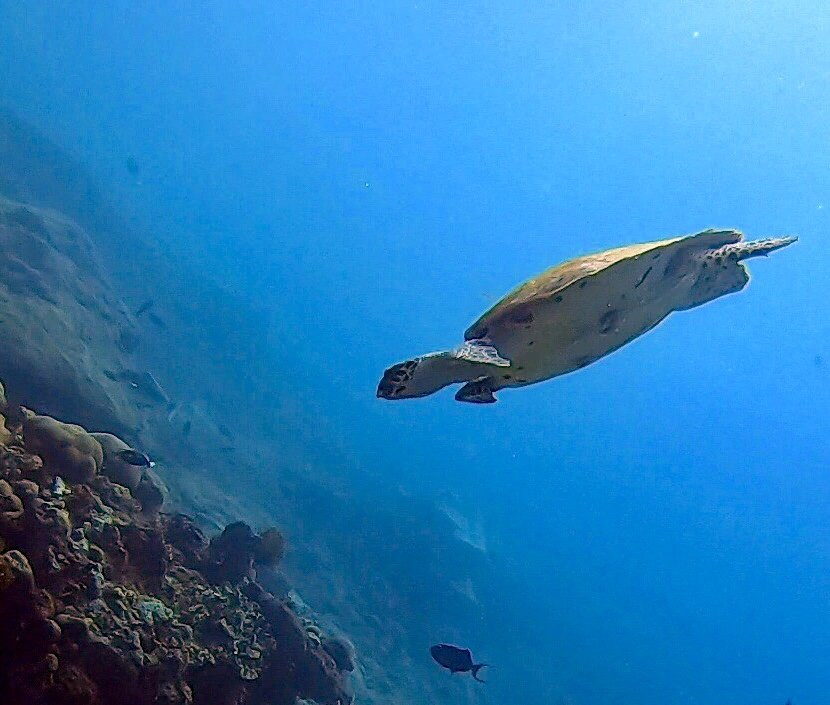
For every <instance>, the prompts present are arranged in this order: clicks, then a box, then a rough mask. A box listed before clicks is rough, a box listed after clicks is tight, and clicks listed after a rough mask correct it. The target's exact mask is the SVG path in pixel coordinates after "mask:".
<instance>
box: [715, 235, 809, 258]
mask: <svg viewBox="0 0 830 705" xmlns="http://www.w3.org/2000/svg"><path fill="white" fill-rule="evenodd" d="M796 240H798V238H797V237H768V238H765V239H763V240H752V241H749V242H747V241H741V242H734V243H732V244H730V245H724V246H723V247H721V248H720V249H719V250H717V251H716V253H715V254H716V256H717V255H718V254H721V255H722V256H724V257H732V258H734V259H737V260H742V259H749V258H750V257H761V256H763V257H766V256H767V255H768V254H769V253H770V252H774V251H775V250H780V249H781V248H782V247H786V246H787V245H792V244H793V243H794V242H795V241H796Z"/></svg>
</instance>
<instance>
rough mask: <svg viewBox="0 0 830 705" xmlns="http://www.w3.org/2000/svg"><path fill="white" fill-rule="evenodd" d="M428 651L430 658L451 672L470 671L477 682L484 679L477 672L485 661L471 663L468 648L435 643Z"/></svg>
mask: <svg viewBox="0 0 830 705" xmlns="http://www.w3.org/2000/svg"><path fill="white" fill-rule="evenodd" d="M429 653H430V654H432V658H434V659H435V661H436V662H437V663H438V665H440V666H443V667H444V668H446V669H447V670H448V671H450V672H451V673H467V672H468V671H469V672H470V673H472V675H473V678H475V679H476V680H477V681H478V682H479V683H484V682H485V681H484V680H482V679H481V678H479V677H478V672H479V671H480V670H481V669H482V668H484V667H485V666H486V665H487V664H486V663H473V655H472V653H470V650H469V649H462V648H459V647H458V646H451V645H450V644H436V645H435V646H432V647H430V649H429Z"/></svg>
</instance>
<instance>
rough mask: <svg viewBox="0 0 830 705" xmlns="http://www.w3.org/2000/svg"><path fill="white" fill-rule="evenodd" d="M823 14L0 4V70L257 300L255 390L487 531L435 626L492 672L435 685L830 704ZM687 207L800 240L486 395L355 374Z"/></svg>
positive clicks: (207, 268)
mask: <svg viewBox="0 0 830 705" xmlns="http://www.w3.org/2000/svg"><path fill="white" fill-rule="evenodd" d="M828 31H830V8H828V7H827V5H826V3H820V2H778V1H776V0H772V1H770V2H767V3H763V4H759V3H752V2H733V3H716V2H701V3H694V4H688V3H673V4H663V5H660V4H655V3H646V2H623V3H617V4H616V5H615V6H614V7H610V6H608V3H601V2H586V3H580V4H578V5H575V4H569V3H559V4H556V3H547V2H535V1H530V0H528V1H527V2H523V3H506V2H478V3H475V2H456V3H439V2H431V1H429V0H417V1H414V2H413V1H411V0H410V1H408V2H392V1H391V0H388V1H385V2H360V3H339V2H331V3H309V4H304V6H294V5H293V4H289V3H274V2H243V3H231V2H208V3H165V2H150V1H147V2H142V3H128V2H120V1H119V2H112V3H107V4H106V5H105V4H103V3H88V4H81V5H78V4H77V3H76V4H72V5H70V4H65V3H59V2H40V3H36V4H31V3H28V4H24V3H18V2H0V71H1V72H2V76H3V80H2V81H0V102H2V104H3V105H4V106H5V107H8V108H10V109H11V110H13V111H15V113H16V114H18V115H20V116H21V117H23V118H25V119H26V120H28V121H30V122H31V123H33V124H35V125H36V126H37V127H38V128H39V129H41V130H43V131H44V132H45V133H46V134H48V135H49V136H50V137H51V138H52V139H54V140H55V141H57V142H59V143H61V144H62V145H65V146H66V147H67V148H68V149H69V150H70V151H71V152H72V153H73V154H75V155H76V156H77V157H78V158H79V159H81V160H82V161H83V162H84V163H85V164H86V165H87V166H88V167H89V169H90V170H91V171H92V173H93V174H94V175H95V176H96V177H97V178H98V179H99V181H100V182H102V183H105V184H106V185H107V187H108V188H109V189H110V190H111V191H112V192H113V193H116V194H118V197H119V198H120V199H121V201H122V202H123V203H125V204H126V205H125V208H128V209H130V211H129V214H128V215H129V217H130V218H132V219H134V220H135V222H136V223H140V224H141V226H142V227H143V228H145V229H146V230H147V231H149V232H151V233H152V237H153V238H155V241H156V243H157V244H159V245H160V246H162V247H164V248H166V249H167V251H169V253H170V257H171V259H179V260H181V262H182V267H183V268H182V271H183V274H182V276H183V277H187V276H193V275H192V274H184V272H196V273H198V274H199V276H203V277H205V278H206V279H208V280H210V281H213V282H219V283H221V285H222V286H225V287H227V288H228V289H229V290H232V291H233V292H234V293H235V294H236V295H238V296H240V297H242V298H243V299H244V300H246V301H248V302H250V303H251V305H252V306H255V307H256V308H257V309H259V310H263V311H266V312H268V314H269V315H270V316H272V319H271V323H270V326H271V327H270V329H269V336H270V338H271V339H272V340H273V347H272V348H269V349H267V350H265V351H263V356H264V361H263V360H259V361H258V363H259V364H261V365H263V366H264V367H265V368H267V369H270V370H272V372H273V376H272V377H269V378H266V379H263V380H262V385H263V388H264V389H265V390H267V393H263V392H262V389H258V390H251V391H252V395H253V394H254V392H256V393H257V395H258V396H257V397H256V398H257V402H256V403H258V404H262V405H263V408H265V407H266V406H267V405H268V404H269V403H271V402H273V403H277V401H276V400H278V399H279V400H281V403H285V402H284V400H285V399H294V400H297V401H296V403H297V405H298V408H301V409H302V412H301V411H299V410H298V411H297V414H298V415H300V414H301V413H302V414H303V415H304V416H303V418H306V417H307V418H309V419H311V420H312V421H313V423H312V422H310V423H311V425H312V426H314V427H313V428H311V429H310V430H309V436H308V438H309V440H308V441H307V442H308V443H310V444H315V453H316V456H315V457H316V458H317V462H318V463H319V464H320V471H321V473H323V472H325V475H326V476H327V477H328V476H334V477H336V478H337V479H338V481H340V482H343V483H346V484H348V485H350V486H351V487H353V488H357V489H359V491H360V492H361V493H363V494H364V495H365V496H367V497H375V496H377V497H383V496H386V495H384V494H382V492H381V490H380V489H379V487H381V486H383V487H385V488H388V487H394V488H399V489H400V491H401V492H402V493H403V494H404V495H405V496H412V497H417V498H419V500H423V501H426V502H429V503H432V504H434V505H435V506H438V507H440V508H442V511H444V512H447V513H449V514H450V515H452V516H453V517H454V518H455V521H456V522H457V523H459V524H461V525H463V527H462V528H463V530H464V531H463V533H464V535H465V537H466V538H467V539H468V540H469V541H470V543H472V544H474V545H475V546H476V550H477V551H483V553H484V555H485V557H486V560H487V561H488V565H489V569H488V570H489V572H488V573H487V575H488V582H487V584H486V585H484V586H479V590H481V591H484V592H486V595H487V596H486V597H484V596H480V598H479V603H480V604H481V605H482V607H481V611H480V622H479V624H477V625H476V627H475V629H474V628H473V626H472V625H466V626H465V628H464V629H459V630H458V632H456V633H453V634H451V635H449V636H448V635H445V634H435V636H434V640H435V641H442V640H444V639H447V638H450V637H453V638H464V636H465V634H466V635H467V644H466V645H469V646H470V647H471V648H473V650H474V652H475V654H476V655H477V656H480V657H482V658H485V660H487V661H489V662H490V663H492V664H493V668H492V670H491V672H490V673H489V674H488V676H487V677H488V679H489V681H490V682H489V683H488V684H487V685H486V686H482V687H478V686H477V684H476V688H474V689H473V688H469V689H464V690H458V689H449V690H446V691H443V692H444V695H443V696H440V697H444V698H445V699H444V700H443V702H447V703H449V702H458V701H459V700H458V698H459V697H461V696H463V697H466V698H467V701H468V702H475V703H478V702H481V703H484V702H486V703H507V702H528V703H553V704H554V705H558V704H559V703H563V704H564V703H568V704H569V705H609V704H612V703H619V704H621V705H623V704H625V705H627V704H631V703H637V704H638V705H673V704H674V703H677V704H678V705H680V704H683V705H685V704H692V703H713V702H717V703H730V704H735V705H754V704H767V703H768V704H770V705H774V704H776V703H780V704H781V705H783V703H784V702H786V700H787V699H788V698H791V699H792V703H793V705H802V703H803V704H804V705H810V704H816V703H824V702H830V669H828V668H827V659H828V656H830V636H828V635H830V611H828V594H830V592H829V590H830V529H828V519H830V509H828V507H830V479H828V464H829V463H828V461H830V439H828V433H827V418H826V409H827V406H828V401H830V376H829V375H830V353H828V351H827V350H826V345H827V341H828V340H830V322H828V315H827V312H828V305H827V301H828V300H830V277H828V276H827V275H826V269H825V268H826V257H827V255H828V254H829V252H828V250H830V248H828V244H827V234H826V231H827V218H828V211H830V170H828V164H830V140H829V139H828V128H827V125H828V124H830V107H828V106H830V44H828V42H827V36H828ZM130 158H132V159H134V160H135V162H136V164H137V165H138V166H139V167H140V168H139V171H138V174H137V175H136V174H131V173H130V171H129V170H128V169H126V168H125V163H126V161H127V160H128V159H130ZM710 226H718V227H736V228H739V229H742V230H744V231H745V232H746V233H747V234H748V235H749V236H752V237H760V236H765V235H779V234H797V235H799V236H800V241H799V243H798V244H797V245H796V246H793V247H792V248H789V249H787V250H785V251H782V252H780V253H775V254H774V255H773V256H771V257H770V258H769V259H768V260H767V259H763V260H752V261H750V263H749V268H750V270H751V271H752V274H753V281H752V282H751V283H750V285H749V287H748V288H747V289H746V290H745V291H744V292H742V293H740V294H737V295H734V296H729V297H726V298H723V299H720V300H718V301H715V302H713V303H711V304H708V305H706V306H704V307H702V308H700V309H695V310H693V311H689V312H685V313H680V314H675V315H673V316H671V317H670V318H669V319H668V320H667V321H665V322H664V323H663V324H662V325H660V326H659V327H658V328H656V329H655V330H654V331H652V332H650V333H649V334H648V335H646V336H644V337H642V338H641V339H638V340H637V341H635V342H634V343H632V344H631V345H628V346H626V347H625V348H623V349H622V350H620V351H619V352H617V353H615V354H614V355H612V356H610V357H608V358H606V359H604V360H602V361H600V362H598V363H596V364H594V365H591V366H589V367H588V368H586V369H584V370H582V371H580V372H578V373H575V374H572V375H568V376H566V377H563V378H559V379H557V380H554V381H551V382H548V383H545V384H542V385H537V386H533V387H529V388H527V389H523V390H519V391H511V390H505V391H503V392H502V393H501V394H500V400H499V403H498V404H496V405H493V406H485V407H478V406H472V405H463V404H457V403H456V402H454V401H453V399H452V395H451V394H450V393H449V392H444V393H441V394H439V395H436V396H433V397H429V398H426V399H423V400H417V401H411V402H401V403H397V404H391V403H386V402H382V401H379V400H377V399H376V398H375V387H376V384H377V380H378V378H379V376H380V374H381V373H382V371H383V369H384V368H385V367H387V366H388V365H390V364H391V363H393V362H396V361H398V360H402V359H406V358H407V357H410V356H412V355H414V354H419V353H423V352H428V351H430V350H438V349H444V348H446V347H448V346H450V345H454V344H455V343H457V342H459V341H460V339H461V335H462V333H463V331H464V329H465V328H466V327H467V325H469V323H471V322H472V321H473V320H475V319H476V318H477V317H478V315H479V314H480V312H481V311H483V310H485V309H486V308H488V307H489V306H490V305H491V304H492V303H494V302H495V301H496V300H497V299H498V298H499V297H500V296H501V295H502V294H503V293H505V292H506V291H507V290H509V289H510V288H512V287H513V286H514V285H515V284H517V283H518V282H520V281H522V280H523V279H525V278H527V277H529V276H532V275H534V274H536V273H537V272H539V271H540V270H542V269H544V268H546V267H547V266H549V265H552V264H555V263H557V262H559V261H561V260H564V259H567V258H569V257H572V256H576V255H579V254H583V253H586V252H590V251H595V250H601V249H604V248H608V247H614V246H617V245H622V244H627V243H633V242H640V241H646V240H652V239H660V238H663V237H670V236H674V235H679V234H682V233H689V232H693V231H696V230H700V229H703V228H706V227H710ZM152 280H153V273H152V272H151V271H149V272H147V282H146V286H147V289H148V290H152V286H153V281H152ZM222 342H223V341H222V340H221V339H217V341H216V345H217V347H221V345H222ZM269 356H270V357H269ZM238 364H239V365H245V364H246V361H244V360H241V361H239V363H238ZM236 373H237V370H236V369H234V368H233V367H230V366H229V367H228V369H227V377H226V378H225V379H221V380H210V381H209V383H210V385H211V386H212V387H213V388H214V394H213V396H214V397H216V398H218V399H221V396H222V394H221V391H222V388H223V387H229V386H232V385H233V384H234V380H235V379H236ZM206 384H207V382H206ZM217 403H221V402H217ZM315 431H317V432H318V434H319V436H316V435H315ZM323 436H325V437H323ZM281 440H282V439H281V437H280V432H279V429H277V430H275V431H274V442H275V443H279V442H280V441H281ZM318 444H319V445H318ZM323 466H325V467H323ZM263 482H267V477H266V478H265V479H264V480H263ZM263 491H264V492H266V493H267V491H268V489H267V485H265V486H264V487H263ZM393 558H394V559H395V560H396V561H399V562H400V568H397V567H396V568H394V570H398V569H399V570H401V571H406V570H412V569H415V570H417V566H414V567H413V562H414V561H415V560H416V556H415V555H414V554H413V555H412V556H408V555H407V546H406V545H402V546H396V548H395V551H391V552H390V555H389V556H387V555H386V554H384V555H382V556H379V557H378V561H381V560H392V559H393ZM441 560H443V561H446V565H442V564H441V562H440V561H441ZM456 560H457V557H456V556H455V555H453V554H452V552H449V551H448V552H446V553H445V554H441V556H440V558H439V562H438V564H437V566H435V567H434V570H437V571H438V572H440V571H441V570H444V569H445V570H446V571H447V572H452V570H454V567H453V566H454V562H455V561H456ZM396 565H397V564H396ZM379 569H381V570H382V569H383V566H380V565H379ZM429 598H430V591H429V587H428V586H427V587H426V588H424V589H422V590H420V591H418V592H417V600H422V601H423V602H422V604H417V605H414V606H415V607H420V608H422V609H424V610H426V611H427V612H430V610H434V611H436V613H437V612H440V605H438V606H436V605H432V604H430V603H429ZM412 599H413V600H415V599H416V598H412ZM436 599H439V598H437V597H436ZM410 626H411V629H412V631H413V632H419V630H420V629H421V626H422V625H419V624H415V623H413V624H411V625H410ZM418 639H420V641H418V640H415V641H416V643H415V644H414V645H413V644H411V643H407V645H406V648H405V649H404V650H405V651H406V654H407V656H406V658H407V659H410V661H411V662H413V663H415V662H417V663H418V668H424V669H428V668H429V667H430V666H431V664H430V663H428V658H429V657H428V651H427V650H428V646H429V642H427V641H425V639H426V635H424V636H423V638H422V637H421V635H420V633H419V636H418ZM422 642H423V645H424V648H423V651H422V652H419V651H418V650H417V648H416V647H417V645H418V644H420V643H422ZM418 659H420V660H421V661H423V663H420V662H418ZM405 660H406V659H404V658H403V657H402V658H401V659H400V662H405ZM430 677H431V678H433V677H434V679H436V680H435V681H434V682H439V681H438V680H437V679H440V678H444V677H446V678H450V676H449V675H448V674H444V673H440V672H439V673H436V674H434V676H430ZM455 678H458V676H456V677H455ZM452 687H453V688H454V687H455V684H452ZM438 692H441V691H438ZM412 698H413V700H412V702H420V701H419V700H418V698H419V694H418V693H417V692H415V693H413V694H412ZM424 702H430V701H429V700H424Z"/></svg>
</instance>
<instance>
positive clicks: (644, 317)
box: [377, 229, 796, 404]
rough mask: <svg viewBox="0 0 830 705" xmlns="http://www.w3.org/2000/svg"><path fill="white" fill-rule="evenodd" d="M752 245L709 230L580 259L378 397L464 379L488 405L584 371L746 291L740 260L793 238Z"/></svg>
mask: <svg viewBox="0 0 830 705" xmlns="http://www.w3.org/2000/svg"><path fill="white" fill-rule="evenodd" d="M795 240H796V238H794V237H776V238H768V239H764V240H756V241H753V242H748V241H746V240H744V236H743V234H742V233H741V232H739V231H737V230H714V229H710V230H704V231H702V232H699V233H695V234H694V235H685V236H681V237H675V238H671V239H668V240H659V241H657V242H647V243H644V244H639V245H628V246H626V247H619V248H616V249H613V250H606V251H605V252H599V253H596V254H592V255H586V256H584V257H578V258H576V259H572V260H570V261H568V262H565V263H563V264H560V265H558V266H556V267H553V268H551V269H548V270H547V271H545V272H543V273H542V274H540V275H539V276H537V277H534V278H533V279H530V280H529V281H526V282H525V283H524V284H521V285H520V286H519V287H518V288H516V289H514V290H513V291H512V292H510V293H509V294H507V296H505V297H504V298H503V299H501V301H499V302H498V303H497V304H496V305H495V306H493V307H492V308H491V309H490V310H489V311H487V313H485V314H484V315H483V316H482V317H481V318H479V319H478V320H477V321H476V322H475V323H473V325H472V326H470V327H469V328H468V329H467V331H466V333H465V334H464V340H465V342H464V343H463V344H462V345H460V346H459V347H457V348H455V349H454V350H448V351H443V352H436V353H430V354H428V355H421V356H420V357H415V358H413V359H411V360H407V361H406V362H402V363H399V364H397V365H393V366H392V367H390V368H389V369H388V370H386V372H385V373H384V375H383V378H382V379H381V381H380V384H379V385H378V390H377V395H378V397H381V398H383V399H409V398H413V397H423V396H426V395H428V394H432V393H434V392H436V391H438V390H439V389H441V388H443V387H446V386H447V385H449V384H454V383H463V386H462V387H461V389H459V390H458V392H457V394H456V395H455V398H456V399H457V400H458V401H466V402H472V403H476V404H488V403H492V402H495V401H496V397H495V395H494V392H496V391H498V390H499V389H503V388H505V387H524V386H526V385H528V384H535V383H536V382H542V381H544V380H546V379H550V378H552V377H557V376H559V375H563V374H566V373H568V372H572V371H573V370H578V369H580V368H582V367H585V366H586V365H589V364H590V363H592V362H594V361H596V360H598V359H600V358H601V357H604V356H605V355H607V354H608V353H611V352H613V351H614V350H616V349H617V348H619V347H621V346H623V345H625V344H626V343H628V342H630V341H632V340H634V338H636V337H638V336H640V335H642V334H643V333H645V332H646V331H648V330H651V329H652V328H654V326H656V325H657V324H658V323H660V321H662V320H663V319H664V318H665V317H666V316H668V315H669V314H670V313H671V312H672V311H682V310H685V309H689V308H694V307H695V306H700V305H701V304H704V303H706V302H708V301H712V300H714V299H716V298H718V297H719V296H723V295H725V294H730V293H732V292H735V291H740V290H741V289H743V288H744V286H746V284H747V282H748V281H749V273H748V272H747V270H746V267H745V266H744V265H743V264H742V263H741V260H744V259H747V258H749V257H756V256H759V255H767V254H769V253H770V252H772V251H773V250H777V249H779V248H781V247H786V246H787V245H789V244H791V243H793V242H795Z"/></svg>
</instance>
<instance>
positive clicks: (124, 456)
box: [115, 448, 156, 468]
mask: <svg viewBox="0 0 830 705" xmlns="http://www.w3.org/2000/svg"><path fill="white" fill-rule="evenodd" d="M115 455H117V456H118V457H119V458H121V460H123V461H124V462H125V463H128V464H129V465H138V466H139V467H145V468H152V467H155V465H156V464H155V463H154V462H153V461H152V460H150V458H148V457H147V456H146V455H145V454H144V453H142V452H141V451H138V450H134V449H133V448H125V449H124V450H119V451H118V452H117V453H116V454H115Z"/></svg>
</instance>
